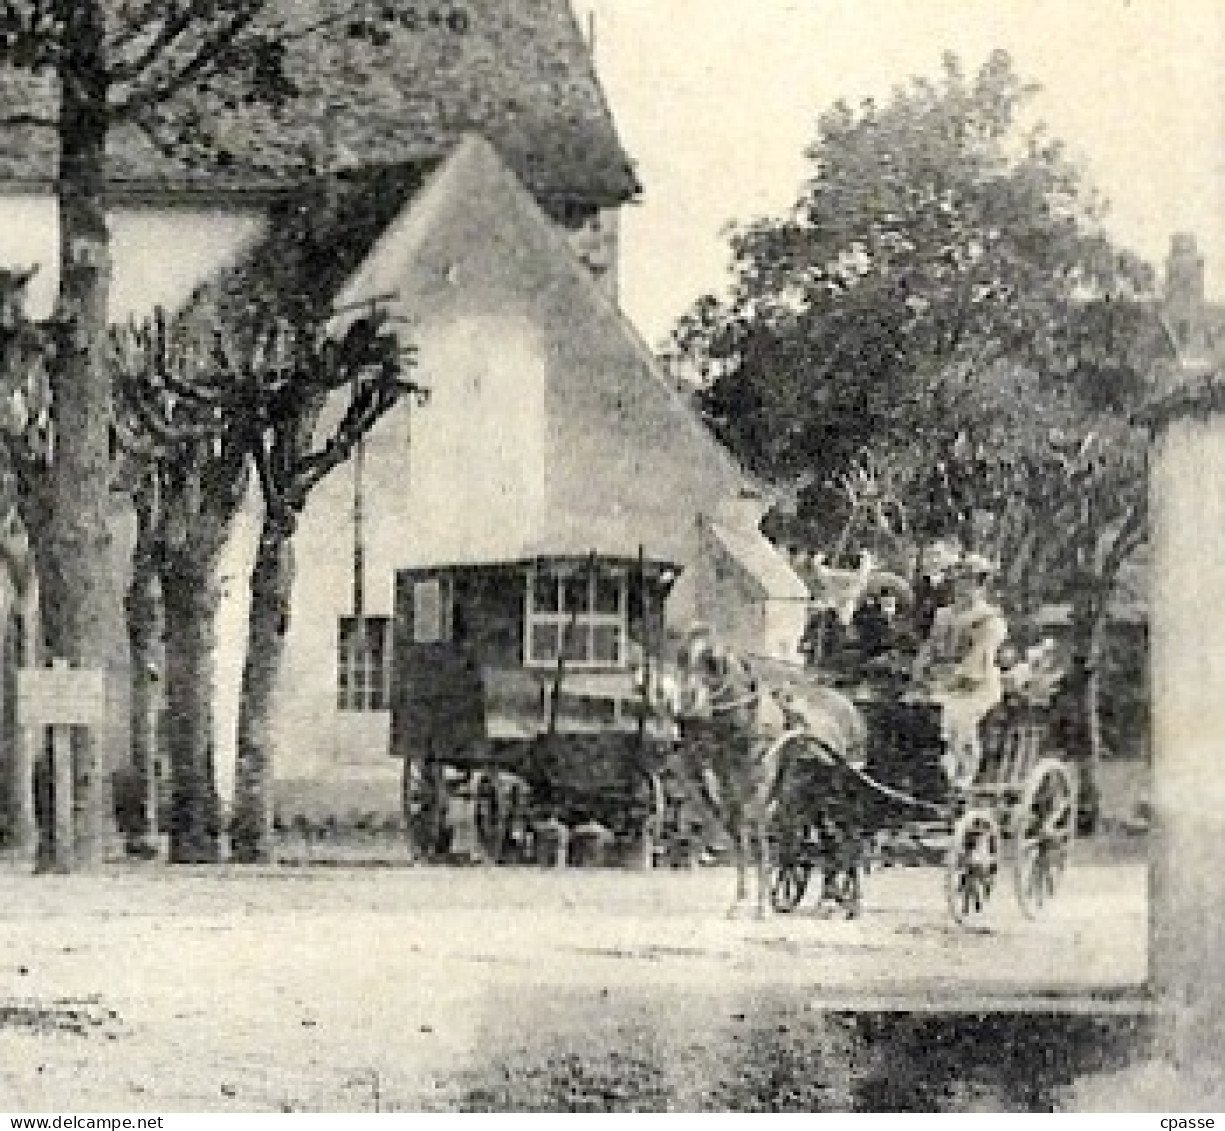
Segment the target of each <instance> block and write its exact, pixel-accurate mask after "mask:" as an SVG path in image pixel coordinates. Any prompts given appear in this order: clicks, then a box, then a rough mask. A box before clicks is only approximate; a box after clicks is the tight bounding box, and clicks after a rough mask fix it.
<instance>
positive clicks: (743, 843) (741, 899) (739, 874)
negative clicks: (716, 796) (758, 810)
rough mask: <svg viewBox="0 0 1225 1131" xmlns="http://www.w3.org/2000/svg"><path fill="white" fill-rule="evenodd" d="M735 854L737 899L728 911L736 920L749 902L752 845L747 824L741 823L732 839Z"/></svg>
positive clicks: (738, 823)
mask: <svg viewBox="0 0 1225 1131" xmlns="http://www.w3.org/2000/svg"><path fill="white" fill-rule="evenodd" d="M732 845H733V852H734V853H735V856H736V899H735V902H734V903H733V904H732V905H731V907H730V908H729V909H728V912H727V917H728V918H729V919H735V918H737V917H738V916H739V914H740V911H741V909H742V908H743V907H745V906H746V905H747V904H748V901H749V851H750V848H751V845H752V841H751V839H750V829H749V826H748V824H747V823H746V822H744V821H739V822H737V825H736V831H735V835H734V836H733V837H732Z"/></svg>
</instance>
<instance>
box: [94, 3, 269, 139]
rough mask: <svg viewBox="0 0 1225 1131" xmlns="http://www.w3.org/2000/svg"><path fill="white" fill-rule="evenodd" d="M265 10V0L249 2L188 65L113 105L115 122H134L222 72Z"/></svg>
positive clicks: (112, 112) (209, 39)
mask: <svg viewBox="0 0 1225 1131" xmlns="http://www.w3.org/2000/svg"><path fill="white" fill-rule="evenodd" d="M262 8H263V0H249V3H248V5H247V6H246V7H245V8H243V9H241V10H240V11H239V12H238V13H236V14H235V15H234V16H233V17H232V18H231V19H230V20H229V21H228V22H226V23H225V24H223V25H222V26H220V27H219V28H217V29H216V31H215V32H213V33H212V34H211V35H209V36H207V38H205V39H204V41H203V42H202V43H201V44H200V46H199V47H198V48H197V49H196V50H195V51H194V52H193V53H192V55H191V56H190V58H188V59H187V61H186V62H184V63H183V64H181V65H180V66H179V67H178V68H177V70H174V71H172V72H171V73H170V74H169V75H167V76H166V77H165V78H163V79H162V80H161V81H160V82H151V83H149V84H148V85H146V86H143V87H138V88H136V89H134V90H131V91H130V92H129V93H128V95H127V97H125V98H121V99H119V101H118V102H116V103H114V104H113V105H112V106H111V115H112V120H114V121H116V122H127V121H131V120H133V118H134V117H135V116H136V115H138V114H139V113H140V112H141V111H142V110H147V109H149V108H150V107H152V106H155V105H158V104H160V103H165V102H168V101H169V100H170V99H172V98H173V97H174V96H175V95H176V94H178V93H180V92H181V91H183V90H186V89H187V88H188V87H191V86H193V85H195V84H196V83H200V82H203V81H204V80H205V79H207V78H211V77H212V76H213V75H215V74H219V73H221V71H222V70H223V64H224V62H225V60H226V57H227V55H230V53H232V52H233V51H234V50H235V41H236V40H238V39H239V38H240V37H241V35H242V34H243V32H245V31H247V30H248V29H249V28H250V27H251V25H252V24H253V23H254V22H255V19H256V17H257V16H258V15H259V13H260V11H261V10H262Z"/></svg>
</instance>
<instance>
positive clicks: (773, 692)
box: [648, 636, 865, 916]
mask: <svg viewBox="0 0 1225 1131" xmlns="http://www.w3.org/2000/svg"><path fill="white" fill-rule="evenodd" d="M648 698H649V699H650V701H651V702H652V704H653V705H654V706H655V708H656V709H657V710H658V711H660V712H662V713H666V714H667V715H668V716H669V717H671V718H672V719H673V720H674V722H675V723H676V724H677V726H678V728H679V731H680V752H681V756H682V762H683V763H684V766H685V769H686V771H687V774H688V776H689V777H690V778H691V779H693V780H694V781H696V782H697V783H698V784H699V785H700V787H701V790H702V793H703V794H704V795H705V797H706V799H707V800H708V802H709V803H710V805H711V807H712V809H713V810H714V812H715V814H716V816H717V817H718V819H719V821H720V822H721V824H722V825H723V827H724V829H725V830H726V831H727V834H728V836H729V837H730V838H731V841H732V850H733V853H734V856H735V862H736V901H735V903H734V904H733V906H732V910H731V913H732V914H735V913H737V912H738V911H739V910H740V909H741V908H743V907H744V906H746V905H747V904H748V903H749V891H748V873H749V861H750V860H751V859H752V858H753V857H754V856H756V862H757V868H756V873H757V891H756V911H757V914H758V916H764V915H765V912H766V907H767V906H768V904H769V898H768V894H769V884H770V826H771V819H772V817H773V815H774V812H775V810H776V808H777V806H778V804H779V802H780V801H781V800H782V799H783V797H784V796H785V794H786V792H787V789H788V786H789V783H790V781H791V780H792V771H793V770H794V769H795V768H796V766H795V763H796V761H797V760H798V759H802V758H811V757H821V756H822V754H823V753H825V754H832V755H834V756H835V757H837V758H840V759H843V760H847V761H856V760H857V759H858V758H859V757H861V755H862V751H863V748H864V744H865V727H864V722H863V718H862V716H861V715H860V713H859V711H858V710H857V709H856V707H855V705H854V704H853V703H852V702H851V701H850V700H849V699H847V698H846V696H844V695H842V694H840V693H839V692H838V691H835V690H834V689H833V688H831V687H825V686H821V685H819V684H814V683H813V682H812V681H811V680H810V679H808V680H806V679H805V678H804V676H803V673H802V672H800V671H798V670H797V669H793V668H791V667H790V666H789V665H786V664H782V663H780V662H778V661H772V660H766V659H764V658H759V657H747V656H741V655H737V654H735V653H733V652H731V651H729V650H728V649H726V648H722V647H720V646H719V645H718V644H716V643H715V642H714V641H713V640H711V639H709V638H708V637H706V636H700V637H698V638H697V639H691V640H690V642H689V643H688V644H687V645H686V646H685V647H684V648H682V650H681V652H680V654H679V656H678V657H677V661H676V666H675V668H674V669H673V670H671V671H669V670H666V669H665V670H664V671H662V672H659V673H657V676H656V678H655V680H654V681H653V686H652V688H651V689H650V691H649V694H648ZM754 842H755V844H756V853H754V851H753V849H754Z"/></svg>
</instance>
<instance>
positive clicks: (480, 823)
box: [473, 773, 505, 864]
mask: <svg viewBox="0 0 1225 1131" xmlns="http://www.w3.org/2000/svg"><path fill="white" fill-rule="evenodd" d="M473 822H474V824H475V825H476V839H477V844H478V845H480V849H481V855H482V856H483V857H484V859H485V860H487V861H489V862H491V863H494V864H498V863H501V856H502V841H503V838H504V832H505V825H504V823H503V821H502V814H501V805H500V804H499V798H498V786H497V782H496V781H495V780H494V778H493V776H492V775H491V774H487V773H482V774H478V775H477V783H476V805H475V812H474V813H473Z"/></svg>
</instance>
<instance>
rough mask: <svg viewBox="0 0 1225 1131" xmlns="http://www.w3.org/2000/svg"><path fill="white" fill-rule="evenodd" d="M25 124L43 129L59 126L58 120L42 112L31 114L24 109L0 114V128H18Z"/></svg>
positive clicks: (52, 128)
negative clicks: (15, 112)
mask: <svg viewBox="0 0 1225 1131" xmlns="http://www.w3.org/2000/svg"><path fill="white" fill-rule="evenodd" d="M25 126H34V127H36V128H38V129H43V130H54V129H58V128H59V122H58V121H57V120H56V119H55V118H47V117H44V116H43V115H42V114H33V113H29V112H25V111H23V112H21V113H18V114H3V115H0V128H2V129H20V128H22V127H25Z"/></svg>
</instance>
